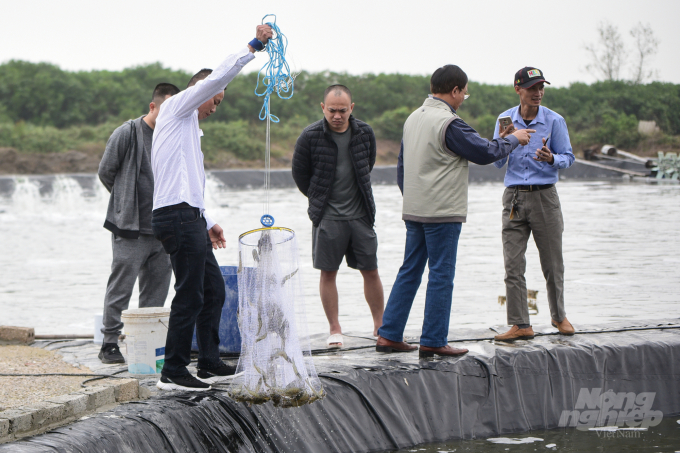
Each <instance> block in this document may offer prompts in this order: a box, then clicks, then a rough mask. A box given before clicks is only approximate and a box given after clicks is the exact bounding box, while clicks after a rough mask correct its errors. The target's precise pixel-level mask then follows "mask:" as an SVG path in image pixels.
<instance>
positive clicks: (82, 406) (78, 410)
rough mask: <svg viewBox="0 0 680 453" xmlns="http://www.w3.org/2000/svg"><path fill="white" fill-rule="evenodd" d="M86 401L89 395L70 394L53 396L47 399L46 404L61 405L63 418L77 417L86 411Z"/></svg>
mask: <svg viewBox="0 0 680 453" xmlns="http://www.w3.org/2000/svg"><path fill="white" fill-rule="evenodd" d="M88 399H89V395H83V394H82V393H71V394H69V395H61V396H55V397H54V398H50V399H48V400H47V402H49V403H54V404H61V405H63V406H64V414H63V415H64V417H78V416H80V415H82V414H84V413H85V412H86V411H87V401H88Z"/></svg>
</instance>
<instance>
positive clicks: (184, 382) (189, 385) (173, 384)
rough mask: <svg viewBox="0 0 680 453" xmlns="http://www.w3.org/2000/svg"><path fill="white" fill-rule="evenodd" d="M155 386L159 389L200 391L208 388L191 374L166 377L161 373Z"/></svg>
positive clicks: (208, 388) (208, 387)
mask: <svg viewBox="0 0 680 453" xmlns="http://www.w3.org/2000/svg"><path fill="white" fill-rule="evenodd" d="M156 387H158V388H159V389H161V390H187V391H190V392H200V391H203V390H210V389H211V388H212V387H210V386H209V385H208V384H205V383H203V382H201V381H199V380H198V379H196V378H195V377H194V375H192V374H185V375H183V376H176V377H167V376H163V375H161V379H160V380H159V381H158V383H156Z"/></svg>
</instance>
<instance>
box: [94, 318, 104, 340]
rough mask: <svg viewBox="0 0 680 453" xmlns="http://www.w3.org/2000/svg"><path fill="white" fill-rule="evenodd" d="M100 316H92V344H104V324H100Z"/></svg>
mask: <svg viewBox="0 0 680 453" xmlns="http://www.w3.org/2000/svg"><path fill="white" fill-rule="evenodd" d="M102 316H103V315H102V314H101V313H98V314H96V315H94V340H92V342H93V343H94V344H97V345H100V346H101V344H102V343H103V342H104V334H103V333H102V328H103V327H104V324H103V323H102Z"/></svg>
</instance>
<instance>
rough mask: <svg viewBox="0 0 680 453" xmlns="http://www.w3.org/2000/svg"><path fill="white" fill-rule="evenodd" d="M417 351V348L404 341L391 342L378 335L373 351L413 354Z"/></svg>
mask: <svg viewBox="0 0 680 453" xmlns="http://www.w3.org/2000/svg"><path fill="white" fill-rule="evenodd" d="M417 349H418V346H412V345H410V344H408V343H407V342H405V341H392V340H388V339H387V338H383V337H381V336H380V335H378V341H377V342H376V343H375V350H376V351H377V352H413V351H415V350H417Z"/></svg>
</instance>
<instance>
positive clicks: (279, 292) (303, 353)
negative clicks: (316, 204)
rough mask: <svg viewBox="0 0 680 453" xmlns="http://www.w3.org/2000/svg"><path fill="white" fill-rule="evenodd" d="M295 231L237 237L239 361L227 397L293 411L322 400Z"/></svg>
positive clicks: (265, 230)
mask: <svg viewBox="0 0 680 453" xmlns="http://www.w3.org/2000/svg"><path fill="white" fill-rule="evenodd" d="M299 269H300V267H299V262H298V253H297V243H296V239H295V233H294V232H293V230H290V229H288V228H281V227H270V228H260V229H257V230H253V231H249V232H247V233H244V234H242V235H241V236H240V238H239V265H238V293H239V294H238V295H239V315H238V319H239V328H240V330H241V356H240V359H239V362H238V368H237V373H241V372H243V375H242V376H241V377H240V378H239V379H238V380H236V381H234V383H233V384H232V385H231V387H230V390H229V391H230V394H231V397H232V398H234V399H235V400H237V401H244V402H249V403H253V404H261V403H265V402H267V401H269V400H271V401H273V403H274V404H275V405H276V406H283V407H296V406H300V405H302V404H306V403H311V402H312V401H315V400H317V399H319V398H322V397H323V396H324V390H323V387H322V386H321V382H320V380H319V377H318V376H317V374H316V369H315V368H314V362H313V360H312V355H311V350H310V343H309V336H308V334H307V319H306V316H305V309H304V303H303V299H302V296H303V293H302V285H301V278H300V272H299Z"/></svg>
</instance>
